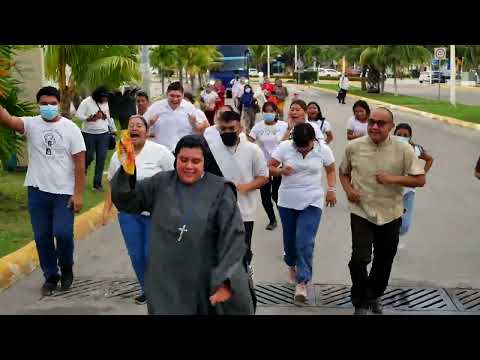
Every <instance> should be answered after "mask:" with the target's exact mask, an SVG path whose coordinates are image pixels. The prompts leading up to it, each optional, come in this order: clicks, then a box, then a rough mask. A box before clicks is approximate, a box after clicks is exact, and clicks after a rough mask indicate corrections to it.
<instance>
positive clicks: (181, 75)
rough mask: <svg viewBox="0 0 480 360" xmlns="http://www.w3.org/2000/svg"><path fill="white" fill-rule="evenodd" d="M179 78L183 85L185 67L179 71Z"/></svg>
mask: <svg viewBox="0 0 480 360" xmlns="http://www.w3.org/2000/svg"><path fill="white" fill-rule="evenodd" d="M178 80H179V81H180V84H182V85H183V68H180V69H179V71H178Z"/></svg>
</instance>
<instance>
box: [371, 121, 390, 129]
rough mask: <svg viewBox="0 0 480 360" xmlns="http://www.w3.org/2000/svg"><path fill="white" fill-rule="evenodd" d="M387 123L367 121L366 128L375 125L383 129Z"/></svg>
mask: <svg viewBox="0 0 480 360" xmlns="http://www.w3.org/2000/svg"><path fill="white" fill-rule="evenodd" d="M388 123H389V122H388V121H384V120H375V119H368V126H373V125H377V126H378V127H379V128H384V127H385V125H387V124H388Z"/></svg>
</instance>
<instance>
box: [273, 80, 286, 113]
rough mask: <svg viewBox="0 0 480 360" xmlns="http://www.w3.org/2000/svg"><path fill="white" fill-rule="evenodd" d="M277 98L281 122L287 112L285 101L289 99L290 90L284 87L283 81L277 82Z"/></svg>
mask: <svg viewBox="0 0 480 360" xmlns="http://www.w3.org/2000/svg"><path fill="white" fill-rule="evenodd" d="M275 96H276V97H277V108H278V115H279V120H283V116H284V112H285V101H286V100H287V98H288V89H287V87H286V86H283V84H282V80H280V79H276V80H275Z"/></svg>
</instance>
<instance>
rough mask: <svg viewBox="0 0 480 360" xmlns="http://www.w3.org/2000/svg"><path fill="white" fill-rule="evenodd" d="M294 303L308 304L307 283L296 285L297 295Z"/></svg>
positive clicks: (298, 304) (299, 304)
mask: <svg viewBox="0 0 480 360" xmlns="http://www.w3.org/2000/svg"><path fill="white" fill-rule="evenodd" d="M293 303H294V304H295V305H297V306H302V305H306V304H308V295H307V287H306V286H305V284H297V286H296V287H295V296H294V297H293Z"/></svg>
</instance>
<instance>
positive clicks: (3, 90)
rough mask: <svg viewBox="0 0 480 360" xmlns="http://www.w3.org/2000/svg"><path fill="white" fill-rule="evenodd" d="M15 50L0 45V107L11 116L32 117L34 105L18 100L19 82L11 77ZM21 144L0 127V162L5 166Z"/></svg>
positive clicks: (35, 110) (17, 137)
mask: <svg viewBox="0 0 480 360" xmlns="http://www.w3.org/2000/svg"><path fill="white" fill-rule="evenodd" d="M17 50H20V49H18V48H17V46H15V45H0V105H2V106H3V107H4V108H5V109H6V110H7V111H8V112H9V113H10V114H11V115H15V116H32V115H35V113H36V112H37V108H36V104H34V103H31V102H26V101H20V100H19V99H18V92H19V88H18V85H19V84H20V82H19V81H18V80H15V79H14V78H13V77H12V71H13V69H14V68H15V66H14V63H13V56H14V55H15V52H16V51H17ZM23 143H24V139H23V137H21V136H19V135H17V134H16V133H15V132H14V131H12V130H10V129H6V128H4V127H0V161H1V162H2V163H3V164H5V162H6V161H8V159H9V158H10V157H11V156H12V155H13V154H16V153H19V152H20V151H21V149H22V146H23Z"/></svg>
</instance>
